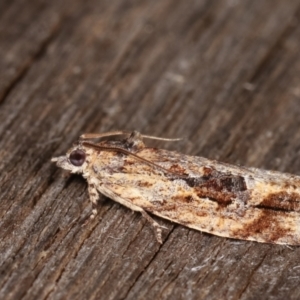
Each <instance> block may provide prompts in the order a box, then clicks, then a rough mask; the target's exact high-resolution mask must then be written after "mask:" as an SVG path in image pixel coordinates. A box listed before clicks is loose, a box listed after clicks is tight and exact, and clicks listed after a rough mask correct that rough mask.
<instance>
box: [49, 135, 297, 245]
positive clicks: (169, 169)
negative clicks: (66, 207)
mask: <svg viewBox="0 0 300 300" xmlns="http://www.w3.org/2000/svg"><path fill="white" fill-rule="evenodd" d="M145 138H152V139H157V140H166V141H168V140H169V139H163V138H157V137H152V136H146V135H141V134H140V133H139V132H136V131H134V132H132V133H127V132H123V131H116V132H108V133H103V134H84V135H82V136H81V137H80V139H79V141H78V143H77V144H76V145H75V146H73V147H72V148H71V149H70V150H69V151H68V152H67V154H66V155H65V156H60V157H57V158H52V161H53V162H56V164H57V166H58V167H61V168H63V169H65V170H68V171H70V172H71V173H79V174H82V175H83V177H84V178H85V179H86V180H87V182H88V192H89V196H90V200H91V201H92V203H93V207H94V209H93V214H92V216H91V217H94V216H95V214H96V213H97V210H96V204H97V200H98V198H99V195H98V193H102V194H103V195H105V196H106V197H108V198H110V199H113V200H114V201H117V202H119V203H120V204H122V205H124V206H126V207H128V208H130V209H131V210H134V211H139V212H141V213H142V215H143V216H144V217H145V218H146V219H147V220H148V221H149V222H150V223H151V224H152V226H153V227H154V229H155V234H156V238H157V240H158V242H159V243H162V237H161V233H162V228H163V227H162V226H160V225H159V224H158V223H157V222H155V221H154V220H153V219H152V218H151V217H150V215H149V214H148V212H149V213H151V214H154V215H157V216H159V217H161V218H164V219H168V220H170V221H172V222H176V223H178V224H181V225H184V226H187V227H189V228H193V229H196V230H200V231H203V232H207V233H211V234H215V235H218V236H222V237H228V238H234V239H241V240H251V241H257V242H263V243H276V244H289V245H299V244H300V176H296V175H292V174H285V173H280V172H274V171H266V170H261V169H256V168H248V167H240V166H234V165H230V164H225V163H221V162H217V161H214V160H209V159H206V158H203V157H196V156H188V155H184V154H181V153H178V152H175V151H168V150H164V149H157V148H148V147H146V146H145V144H144V142H143V139H145Z"/></svg>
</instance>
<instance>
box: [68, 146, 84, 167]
mask: <svg viewBox="0 0 300 300" xmlns="http://www.w3.org/2000/svg"><path fill="white" fill-rule="evenodd" d="M70 162H71V164H72V165H74V166H76V167H80V166H82V165H83V163H84V162H85V152H84V151H82V150H74V151H72V152H71V154H70Z"/></svg>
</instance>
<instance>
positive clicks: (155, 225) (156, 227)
mask: <svg viewBox="0 0 300 300" xmlns="http://www.w3.org/2000/svg"><path fill="white" fill-rule="evenodd" d="M141 214H142V216H143V217H144V218H145V219H146V220H147V221H148V222H149V223H150V224H151V226H152V227H153V229H154V232H155V237H156V240H157V241H158V242H159V243H160V244H162V237H161V233H162V228H165V229H167V228H166V227H163V226H161V225H159V224H158V223H157V222H156V221H154V220H153V219H152V218H151V217H150V216H149V215H148V214H147V213H146V212H145V211H144V210H141Z"/></svg>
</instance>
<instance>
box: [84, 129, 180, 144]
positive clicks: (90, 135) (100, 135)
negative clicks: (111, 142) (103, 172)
mask: <svg viewBox="0 0 300 300" xmlns="http://www.w3.org/2000/svg"><path fill="white" fill-rule="evenodd" d="M134 132H135V131H133V132H129V131H122V130H119V131H110V132H104V133H84V134H82V135H81V136H80V137H79V140H93V139H101V138H104V137H111V136H118V135H127V136H130V135H131V134H132V133H134ZM140 136H141V137H142V138H145V139H151V140H157V141H165V142H176V141H180V140H182V139H181V138H174V139H173V138H172V139H170V138H162V137H158V136H152V135H146V134H141V135H140Z"/></svg>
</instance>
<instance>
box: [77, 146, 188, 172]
mask: <svg viewBox="0 0 300 300" xmlns="http://www.w3.org/2000/svg"><path fill="white" fill-rule="evenodd" d="M82 145H83V146H86V147H90V148H94V149H99V150H104V151H116V152H121V153H124V154H127V155H131V156H133V157H135V158H136V159H139V160H141V161H143V162H144V163H146V164H148V165H150V166H152V167H155V168H158V169H161V170H162V171H164V172H166V173H169V174H172V175H176V176H178V175H179V174H176V173H174V172H172V171H169V170H167V169H165V168H164V167H162V166H160V165H157V164H156V163H153V162H152V161H150V160H148V159H145V158H142V157H140V156H138V155H136V154H134V153H132V152H130V151H128V150H126V149H123V148H119V147H107V146H102V145H99V144H94V143H90V142H82ZM181 176H182V175H181Z"/></svg>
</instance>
